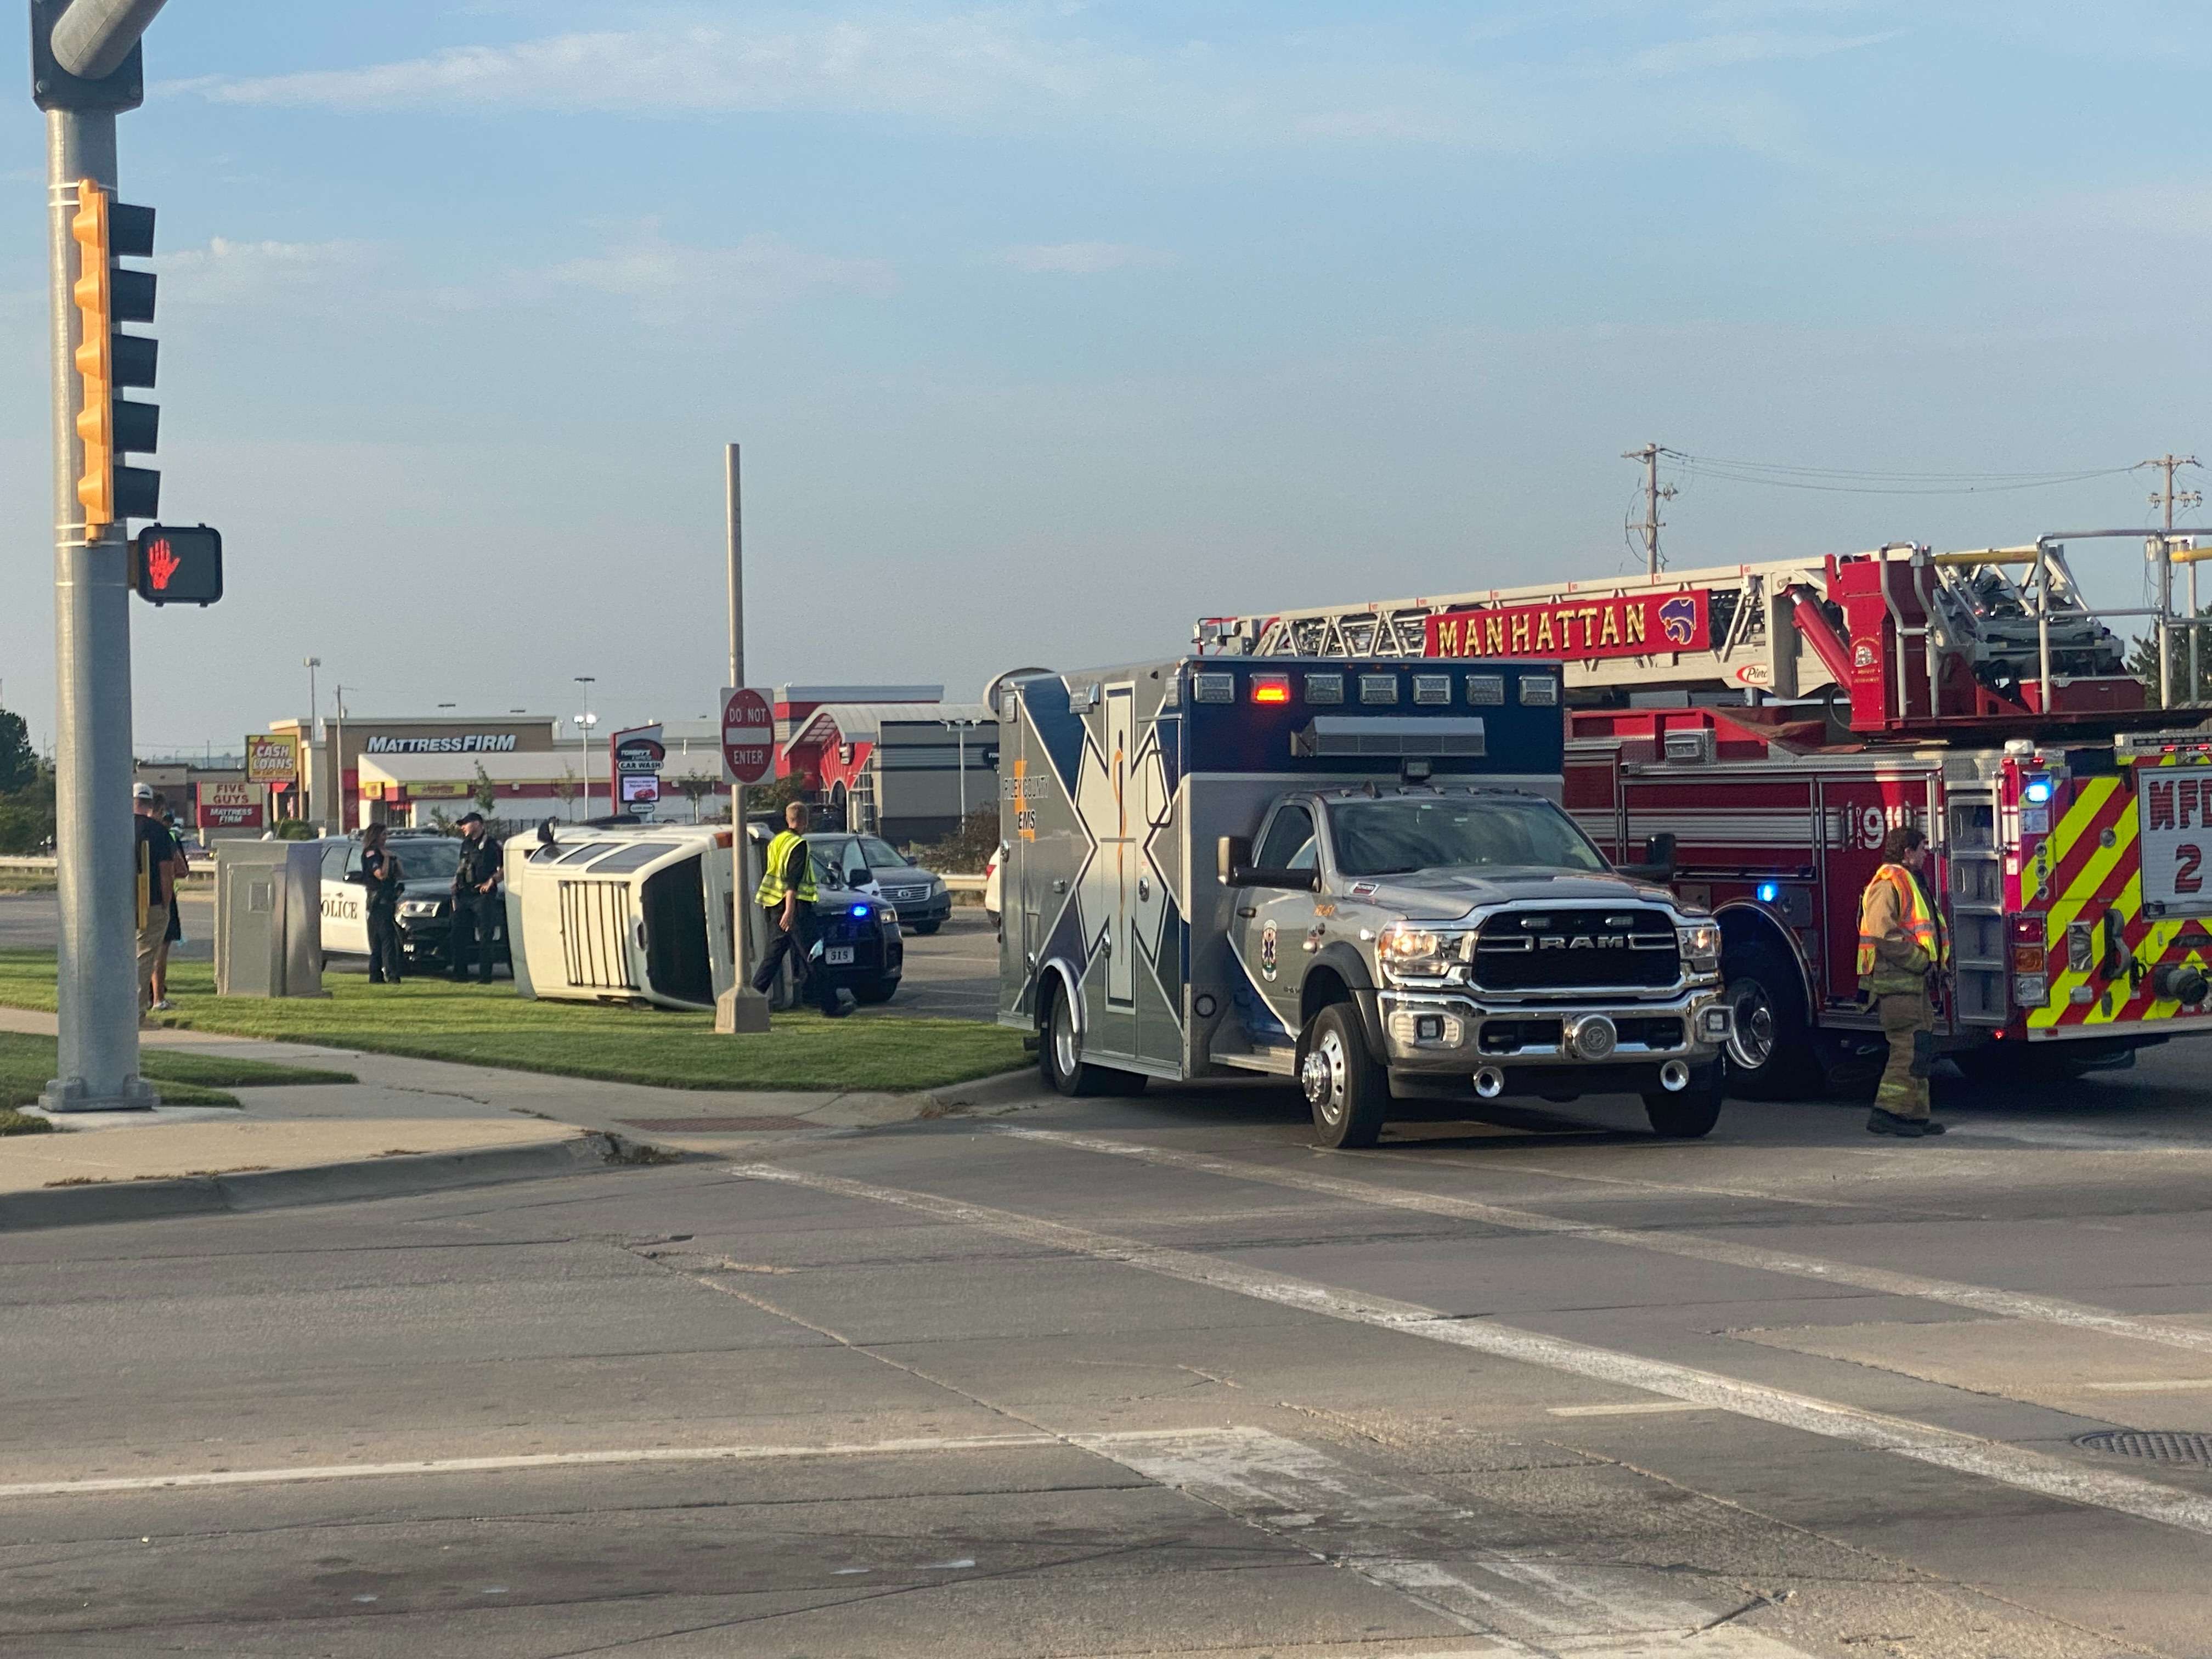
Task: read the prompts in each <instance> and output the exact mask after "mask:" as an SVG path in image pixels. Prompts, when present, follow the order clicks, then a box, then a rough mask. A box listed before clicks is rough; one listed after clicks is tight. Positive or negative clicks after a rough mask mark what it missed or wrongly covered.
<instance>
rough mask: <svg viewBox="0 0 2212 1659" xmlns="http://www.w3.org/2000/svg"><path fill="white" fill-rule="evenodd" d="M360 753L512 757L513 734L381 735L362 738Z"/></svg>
mask: <svg viewBox="0 0 2212 1659" xmlns="http://www.w3.org/2000/svg"><path fill="white" fill-rule="evenodd" d="M361 752H362V754H364V755H511V754H513V752H514V733H513V732H454V733H452V734H451V735H448V736H446V737H438V738H387V737H385V736H382V735H381V734H380V735H378V736H376V737H373V738H367V739H365V740H364V741H363V742H362V745H361Z"/></svg>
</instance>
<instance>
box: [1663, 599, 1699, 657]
mask: <svg viewBox="0 0 2212 1659" xmlns="http://www.w3.org/2000/svg"><path fill="white" fill-rule="evenodd" d="M1659 631H1660V633H1661V634H1662V635H1665V636H1666V638H1667V639H1668V641H1669V642H1671V643H1673V644H1675V645H1687V644H1688V643H1689V642H1690V641H1692V640H1693V639H1695V638H1696V637H1697V635H1698V602H1697V601H1696V600H1695V599H1692V598H1691V597H1690V596H1689V595H1688V594H1687V593H1680V594H1677V595H1676V596H1675V597H1674V598H1673V599H1669V600H1668V601H1667V602H1666V604H1664V605H1661V606H1660V607H1659Z"/></svg>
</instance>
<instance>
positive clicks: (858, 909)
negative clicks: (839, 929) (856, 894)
mask: <svg viewBox="0 0 2212 1659" xmlns="http://www.w3.org/2000/svg"><path fill="white" fill-rule="evenodd" d="M853 914H854V915H856V916H865V915H867V914H868V907H867V906H866V905H865V904H856V905H854V907H853Z"/></svg>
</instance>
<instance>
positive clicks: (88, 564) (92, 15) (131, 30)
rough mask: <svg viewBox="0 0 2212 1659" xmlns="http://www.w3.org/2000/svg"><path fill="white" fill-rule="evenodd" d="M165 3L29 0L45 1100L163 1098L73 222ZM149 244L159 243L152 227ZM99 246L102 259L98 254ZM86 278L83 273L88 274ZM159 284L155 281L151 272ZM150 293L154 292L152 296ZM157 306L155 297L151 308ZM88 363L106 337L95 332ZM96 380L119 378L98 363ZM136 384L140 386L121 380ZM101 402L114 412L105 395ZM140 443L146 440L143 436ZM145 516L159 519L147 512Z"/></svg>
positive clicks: (125, 625)
mask: <svg viewBox="0 0 2212 1659" xmlns="http://www.w3.org/2000/svg"><path fill="white" fill-rule="evenodd" d="M160 9H161V0H70V3H67V4H65V5H64V4H57V3H55V0H32V5H31V36H32V54H31V57H32V81H31V97H32V101H33V103H35V104H37V105H38V106H39V108H40V110H42V111H44V112H45V113H46V218H47V269H48V289H49V294H50V297H51V313H50V317H51V324H50V326H51V334H50V339H51V342H52V349H53V371H52V383H51V390H52V402H53V435H54V517H53V524H54V666H55V679H56V682H57V684H56V686H55V699H54V807H55V831H54V850H55V853H56V854H57V855H58V867H57V870H56V886H57V894H56V896H57V899H58V908H59V910H60V923H61V927H60V951H59V957H58V964H57V971H56V980H55V987H54V993H55V999H56V1007H57V1010H58V1013H59V1016H60V1043H59V1050H58V1062H59V1063H58V1065H57V1066H56V1068H55V1075H54V1077H53V1078H52V1079H51V1080H50V1081H49V1082H48V1083H47V1085H46V1091H45V1092H44V1093H43V1094H41V1095H40V1104H42V1105H44V1106H45V1107H46V1108H47V1109H49V1110H51V1111H57V1112H71V1111H102V1110H106V1111H112V1110H114V1109H118V1108H125V1109H127V1108H147V1107H151V1106H152V1105H154V1104H155V1094H154V1091H153V1089H152V1088H151V1087H150V1086H149V1085H148V1084H147V1083H146V1082H145V1081H144V1080H143V1079H142V1078H141V1077H140V1076H139V1075H138V1018H139V1014H138V979H137V936H136V923H135V916H136V905H135V902H134V899H133V889H134V887H135V884H136V879H137V878H136V866H137V857H136V853H135V846H136V834H137V832H136V830H135V829H134V827H133V826H132V823H131V802H130V791H131V610H130V605H131V577H130V572H129V568H128V563H129V561H128V556H127V551H126V545H125V534H124V528H123V526H122V524H121V523H120V522H119V515H118V513H116V512H115V511H113V510H112V509H113V508H114V507H115V506H116V505H117V504H116V503H114V502H106V503H103V504H102V507H101V509H100V511H99V512H98V513H94V511H93V509H92V507H91V505H90V503H88V501H87V500H86V499H85V496H84V492H83V490H82V480H83V479H84V478H85V477H86V464H87V455H86V444H85V438H86V437H87V436H88V435H96V436H98V437H99V438H100V441H101V443H102V444H103V445H104V444H106V441H107V440H108V438H109V437H111V436H112V434H111V433H106V432H99V431H98V430H97V429H95V431H94V433H93V434H88V432H87V430H86V427H85V423H84V416H87V415H89V414H90V413H91V412H92V411H90V410H87V408H86V400H85V393H86V392H87V391H88V389H90V388H89V387H88V383H87V379H86V377H85V376H84V374H83V372H82V368H81V360H80V355H79V354H80V348H81V347H82V346H84V345H85V344H86V341H85V338H84V318H85V313H84V312H83V311H82V310H81V309H80V307H79V306H78V304H77V299H76V289H77V286H78V283H77V278H76V275H75V273H74V270H73V268H74V267H75V266H76V264H78V263H79V256H78V253H77V239H76V236H75V234H73V231H72V228H71V227H72V222H73V220H74V219H75V218H76V216H78V214H79V212H80V211H81V210H82V207H83V204H84V200H85V195H84V191H83V190H82V186H83V185H84V184H85V183H86V182H87V181H89V183H90V184H91V185H94V186H96V187H97V189H98V190H100V191H105V192H106V194H107V196H108V197H112V196H113V193H114V191H115V185H116V172H117V168H116V147H115V118H116V116H117V115H118V114H119V113H121V112H124V111H126V110H132V109H136V108H137V107H138V106H139V105H140V104H141V103H143V101H144V99H145V70H144V68H143V60H142V58H141V55H140V52H139V49H138V37H139V35H140V34H141V33H143V32H144V30H145V27H146V25H147V24H148V23H149V22H151V21H153V18H154V14H155V12H156V11H158V10H160ZM146 247H147V248H148V249H150V247H151V241H150V232H149V240H147V242H146ZM103 257H104V256H103ZM88 274H89V273H88ZM145 281H146V282H147V283H148V285H149V287H150V283H151V279H150V278H148V279H145ZM147 298H148V300H149V302H150V295H148V296H147ZM145 314H146V315H148V316H150V315H151V314H152V313H151V310H150V308H149V309H148V310H147V312H146V313H145ZM93 344H94V358H93V361H94V362H95V363H97V362H99V360H100V359H99V354H100V351H101V350H102V349H103V347H104V346H105V344H106V343H104V342H100V341H97V340H95V341H94V343H93ZM98 380H110V381H111V383H112V376H109V375H107V374H106V373H105V372H104V371H96V373H95V376H94V382H95V383H97V381H98ZM124 383H125V384H142V383H144V382H140V381H136V380H133V381H129V382H124ZM102 407H104V408H112V406H111V405H106V404H103V405H102ZM134 447H138V448H140V449H144V448H146V447H149V445H147V444H146V443H144V442H140V443H138V444H137V445H136V446H134ZM149 516H150V515H149Z"/></svg>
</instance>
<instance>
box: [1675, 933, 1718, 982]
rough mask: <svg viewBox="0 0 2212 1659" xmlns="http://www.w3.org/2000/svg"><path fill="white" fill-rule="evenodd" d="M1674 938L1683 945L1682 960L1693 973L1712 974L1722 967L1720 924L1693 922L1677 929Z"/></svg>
mask: <svg viewBox="0 0 2212 1659" xmlns="http://www.w3.org/2000/svg"><path fill="white" fill-rule="evenodd" d="M1674 936H1675V938H1676V939H1679V940H1680V943H1681V947H1682V960H1683V961H1684V962H1685V963H1688V964H1689V968H1690V971H1691V972H1692V973H1699V974H1710V973H1711V972H1713V971H1714V970H1715V969H1717V968H1718V967H1719V966H1720V965H1721V930H1720V924H1719V923H1717V922H1711V921H1693V922H1692V923H1690V924H1689V925H1688V926H1686V927H1677V928H1676V929H1675V930H1674Z"/></svg>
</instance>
